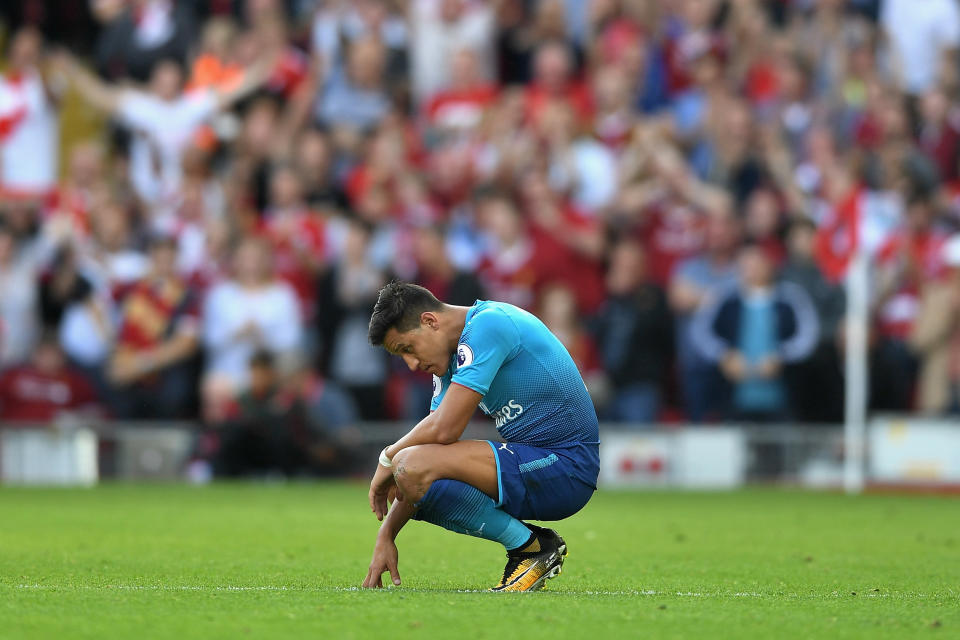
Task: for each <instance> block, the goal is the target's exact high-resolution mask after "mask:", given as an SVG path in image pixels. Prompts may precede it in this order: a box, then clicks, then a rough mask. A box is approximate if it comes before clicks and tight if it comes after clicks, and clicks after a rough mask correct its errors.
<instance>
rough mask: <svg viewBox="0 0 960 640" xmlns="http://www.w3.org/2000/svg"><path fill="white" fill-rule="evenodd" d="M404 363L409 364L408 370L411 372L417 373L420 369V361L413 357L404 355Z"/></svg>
mask: <svg viewBox="0 0 960 640" xmlns="http://www.w3.org/2000/svg"><path fill="white" fill-rule="evenodd" d="M403 361H404V362H405V363H407V368H408V369H410V371H416V370H417V369H418V368H419V367H420V361H419V360H418V359H417V358H414V357H413V356H411V355H404V356H403Z"/></svg>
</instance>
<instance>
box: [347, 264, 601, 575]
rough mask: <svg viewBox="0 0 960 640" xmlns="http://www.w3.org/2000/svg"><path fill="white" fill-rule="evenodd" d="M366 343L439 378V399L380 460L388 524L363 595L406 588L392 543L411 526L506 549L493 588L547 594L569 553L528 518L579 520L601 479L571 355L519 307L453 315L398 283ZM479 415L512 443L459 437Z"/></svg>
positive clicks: (376, 497)
mask: <svg viewBox="0 0 960 640" xmlns="http://www.w3.org/2000/svg"><path fill="white" fill-rule="evenodd" d="M369 337H370V342H371V343H372V344H374V345H383V346H384V348H386V349H387V351H389V352H390V353H392V354H395V355H398V356H400V357H401V358H403V360H404V362H406V364H407V366H408V367H409V368H410V369H412V370H421V371H427V372H429V373H432V374H433V401H432V403H431V406H430V414H429V415H427V417H425V418H424V419H423V420H421V421H420V422H419V423H418V424H417V425H416V426H415V427H413V429H411V430H410V432H409V433H408V434H407V435H405V436H404V437H403V438H401V439H400V440H398V441H397V442H396V443H394V444H392V445H390V446H388V447H387V448H385V449H384V450H383V452H382V453H381V454H380V462H379V464H378V465H377V471H376V473H375V474H374V476H373V481H372V482H371V483H370V496H369V497H370V508H371V509H372V510H373V512H374V513H375V514H376V516H377V519H378V520H381V521H382V522H383V524H382V525H381V527H380V531H379V533H378V535H377V542H376V546H375V547H374V551H373V559H372V560H371V562H370V570H369V571H368V572H367V577H366V579H364V581H363V586H364V587H380V586H382V583H381V576H382V575H383V573H384V572H387V571H389V572H390V577H391V578H392V580H393V583H394V584H397V585H399V584H400V574H399V572H398V569H397V559H398V555H397V546H396V542H395V541H396V537H397V534H398V533H400V529H402V528H403V526H404V525H405V524H407V522H408V521H409V520H410V519H411V518H412V519H414V520H423V521H425V522H430V523H432V524H435V525H439V526H441V527H443V528H444V529H449V530H450V531H454V532H456V533H463V534H467V535H471V536H476V537H478V538H485V539H487V540H495V541H497V542H499V543H500V544H502V545H503V546H504V548H505V549H506V550H507V566H506V568H505V569H504V571H503V577H502V578H501V579H500V583H499V584H498V585H496V586H495V587H493V589H492V590H493V591H536V590H538V589H540V588H542V587H543V586H544V583H546V581H547V580H548V579H549V578H553V577H555V576H557V575H559V574H560V570H561V567H562V566H563V560H564V556H565V555H566V553H567V545H566V543H565V542H564V540H563V538H561V537H560V536H559V535H557V532H556V531H553V530H552V529H545V528H542V527H538V526H535V525H532V524H527V523H525V522H524V521H525V520H562V519H564V518H567V517H569V516H571V515H573V514H575V513H576V512H577V511H579V510H580V509H582V508H583V506H584V505H585V504H586V503H587V501H588V500H589V499H590V496H591V495H593V492H594V491H595V490H596V482H597V475H598V473H599V471H600V458H599V451H598V448H599V433H598V427H597V414H596V412H595V411H594V408H593V403H592V402H591V400H590V396H589V395H588V394H587V389H586V386H585V385H584V383H583V379H582V378H581V377H580V373H579V372H578V371H577V367H576V365H575V364H574V362H573V359H572V358H571V357H570V354H569V353H567V351H566V349H565V348H564V347H563V345H562V344H561V343H560V341H559V340H557V338H556V337H554V335H553V334H552V333H550V331H549V330H548V329H547V328H546V327H545V326H544V325H543V323H542V322H540V321H539V320H538V319H537V318H536V317H535V316H533V315H532V314H530V313H527V312H526V311H523V310H521V309H519V308H517V307H514V306H512V305H509V304H504V303H500V302H487V301H478V302H476V303H475V304H474V305H473V306H471V307H458V306H452V305H448V304H444V303H442V302H440V301H439V300H437V298H435V297H434V296H433V294H431V293H430V292H429V291H428V290H427V289H424V288H423V287H419V286H416V285H413V284H406V283H397V282H394V283H391V284H388V285H387V286H385V287H384V288H383V289H382V290H381V291H380V296H379V298H378V300H377V304H376V306H375V307H374V311H373V316H372V317H371V318H370V329H369ZM478 406H479V407H480V408H481V409H482V410H483V412H484V413H486V414H487V415H489V416H491V417H492V418H493V419H494V420H495V422H496V428H497V431H498V432H499V433H500V436H501V437H502V438H503V440H504V441H505V442H493V441H486V440H461V439H460V436H461V435H463V431H464V429H465V428H466V426H467V423H468V422H469V420H470V418H471V417H472V416H473V414H474V412H475V411H476V409H477V407H478ZM391 505H392V506H391Z"/></svg>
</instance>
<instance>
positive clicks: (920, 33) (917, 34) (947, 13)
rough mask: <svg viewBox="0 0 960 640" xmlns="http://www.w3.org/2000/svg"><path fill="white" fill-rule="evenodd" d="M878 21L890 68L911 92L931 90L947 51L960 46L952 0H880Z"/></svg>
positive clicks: (959, 22) (958, 16) (959, 12)
mask: <svg viewBox="0 0 960 640" xmlns="http://www.w3.org/2000/svg"><path fill="white" fill-rule="evenodd" d="M880 23H881V25H882V27H883V30H884V33H885V34H886V37H887V40H888V43H889V54H890V60H889V64H890V67H891V71H892V72H893V75H894V76H895V77H896V79H897V80H898V83H899V84H900V87H901V88H902V89H903V90H904V91H905V92H907V93H909V94H911V95H919V94H921V93H924V92H925V91H927V90H929V89H931V88H932V87H933V85H934V84H935V83H936V82H937V80H938V74H939V73H940V71H941V68H942V67H943V63H944V60H945V58H946V56H947V54H949V53H956V50H957V48H958V47H960V9H958V7H957V3H956V0H884V2H883V9H882V12H881V15H880Z"/></svg>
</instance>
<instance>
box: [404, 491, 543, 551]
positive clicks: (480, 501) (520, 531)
mask: <svg viewBox="0 0 960 640" xmlns="http://www.w3.org/2000/svg"><path fill="white" fill-rule="evenodd" d="M417 507H418V509H417V513H416V515H414V519H416V520H423V521H425V522H430V523H433V524H435V525H439V526H441V527H443V528H444V529H448V530H450V531H455V532H456V533H465V534H467V535H471V536H475V537H478V538H485V539H487V540H496V541H497V542H499V543H501V544H502V545H503V546H504V547H506V549H507V550H508V551H509V550H511V549H517V548H519V547H522V546H524V545H525V544H526V543H527V542H528V541H529V540H530V537H531V535H532V534H531V532H530V529H528V528H527V526H526V525H525V524H523V523H522V522H520V521H519V520H517V519H516V518H514V517H513V516H511V515H510V514H508V513H506V512H504V511H501V510H500V509H498V508H497V507H496V503H495V502H494V501H493V500H492V499H491V498H490V496H488V495H487V494H485V493H483V492H482V491H480V490H479V489H477V488H475V487H472V486H470V485H468V484H466V483H464V482H460V481H459V480H446V479H442V480H437V481H435V482H434V483H433V484H432V485H430V489H429V490H428V491H427V493H426V494H425V495H424V496H423V498H422V499H421V500H420V502H419V503H417Z"/></svg>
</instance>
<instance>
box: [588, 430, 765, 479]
mask: <svg viewBox="0 0 960 640" xmlns="http://www.w3.org/2000/svg"><path fill="white" fill-rule="evenodd" d="M746 469H747V445H746V438H745V437H744V435H743V433H742V432H741V431H740V430H738V429H728V428H710V429H677V430H675V431H669V432H654V433H604V432H601V434H600V480H599V482H600V484H601V485H602V486H606V487H679V488H690V489H731V488H735V487H739V486H742V485H743V483H744V481H745V480H746Z"/></svg>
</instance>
